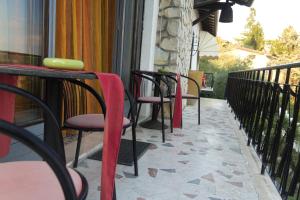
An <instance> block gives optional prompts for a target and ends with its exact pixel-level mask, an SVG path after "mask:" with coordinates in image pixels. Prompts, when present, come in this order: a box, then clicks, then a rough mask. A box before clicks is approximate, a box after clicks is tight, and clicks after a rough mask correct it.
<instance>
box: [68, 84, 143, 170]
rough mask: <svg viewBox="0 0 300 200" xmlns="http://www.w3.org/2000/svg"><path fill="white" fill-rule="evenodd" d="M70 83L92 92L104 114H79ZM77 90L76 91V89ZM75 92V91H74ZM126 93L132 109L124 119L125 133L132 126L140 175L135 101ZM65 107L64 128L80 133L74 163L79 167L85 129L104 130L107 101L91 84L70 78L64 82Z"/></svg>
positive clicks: (136, 163)
mask: <svg viewBox="0 0 300 200" xmlns="http://www.w3.org/2000/svg"><path fill="white" fill-rule="evenodd" d="M70 84H73V85H75V86H79V87H81V88H84V89H85V91H88V92H89V93H90V94H92V95H93V96H94V97H95V98H96V100H97V102H98V103H99V105H100V107H101V109H102V112H103V114H77V113H76V112H75V111H72V109H73V108H74V98H72V97H74V95H71V96H68V95H70V93H71V92H72V90H74V89H72V86H71V85H70ZM75 92H76V91H75ZM73 93H74V91H73ZM125 94H126V96H127V98H128V100H129V103H130V109H129V112H128V115H127V117H124V119H123V130H124V131H123V134H125V131H126V129H127V128H129V127H131V128H132V145H133V147H132V148H133V161H134V174H135V176H138V161H137V153H136V130H135V128H136V125H135V116H136V114H135V113H136V112H135V110H136V109H135V104H134V102H133V98H132V97H131V96H130V94H129V93H128V91H126V90H125ZM64 107H65V112H64V114H65V116H64V118H65V120H64V128H65V129H72V130H77V131H78V132H79V133H78V140H77V147H76V153H75V160H74V163H73V167H75V168H76V167H77V165H78V159H79V153H80V146H81V141H82V133H83V131H103V130H104V118H105V113H106V107H105V102H104V101H103V99H102V97H101V96H100V95H99V94H98V93H97V92H96V91H95V90H94V89H93V88H92V87H90V86H89V85H87V84H85V83H83V82H81V81H77V80H68V81H67V82H65V83H64ZM70 111H71V112H70Z"/></svg>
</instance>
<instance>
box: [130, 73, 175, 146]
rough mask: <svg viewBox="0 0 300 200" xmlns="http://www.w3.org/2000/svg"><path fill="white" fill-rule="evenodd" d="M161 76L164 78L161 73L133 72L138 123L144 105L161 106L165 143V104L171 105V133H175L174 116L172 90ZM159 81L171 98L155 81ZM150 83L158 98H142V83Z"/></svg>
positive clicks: (163, 139)
mask: <svg viewBox="0 0 300 200" xmlns="http://www.w3.org/2000/svg"><path fill="white" fill-rule="evenodd" d="M160 76H163V75H162V74H160V73H159V72H147V71H133V72H132V81H133V88H134V89H133V90H134V96H135V101H136V103H137V105H138V111H137V117H136V121H138V118H139V114H140V111H141V107H142V104H152V105H159V108H160V110H161V125H162V127H161V131H162V141H163V142H165V117H164V106H163V105H164V104H169V110H170V112H169V114H170V127H171V133H172V132H173V114H172V99H171V98H170V96H169V95H170V88H169V85H168V84H167V82H166V81H165V80H164V79H162V78H161V77H160ZM157 78H158V79H159V80H160V83H162V85H164V86H166V88H167V93H168V94H169V95H168V96H169V97H166V98H165V95H164V92H163V89H162V88H161V85H160V83H158V82H157V81H156V80H155V79H157ZM143 81H148V82H150V83H151V84H152V85H153V86H154V91H157V93H158V95H157V96H156V95H155V96H141V87H142V84H141V83H142V82H143Z"/></svg>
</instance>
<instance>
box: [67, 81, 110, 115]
mask: <svg viewBox="0 0 300 200" xmlns="http://www.w3.org/2000/svg"><path fill="white" fill-rule="evenodd" d="M88 93H89V94H91V95H92V96H93V97H94V98H95V99H96V100H97V101H98V103H99V105H100V108H101V110H102V112H103V114H104V115H105V113H106V106H105V102H104V100H103V98H102V97H101V96H100V95H99V94H98V92H97V91H96V90H95V89H94V88H92V87H91V86H89V85H87V84H86V83H84V82H82V81H78V80H66V81H64V88H63V101H64V119H68V118H70V117H74V116H76V115H79V114H85V113H86V111H87V108H86V106H84V107H80V105H81V104H83V105H86V103H87V102H86V96H87V94H88ZM78 100H80V101H78ZM82 102H83V103H82Z"/></svg>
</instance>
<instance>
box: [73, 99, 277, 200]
mask: <svg viewBox="0 0 300 200" xmlns="http://www.w3.org/2000/svg"><path fill="white" fill-rule="evenodd" d="M201 113H202V114H201V125H200V126H198V125H197V122H196V120H197V109H196V107H187V108H186V109H185V110H184V119H183V120H184V121H183V124H184V127H183V129H182V130H181V129H175V130H174V133H173V134H171V133H168V134H167V141H166V143H165V144H163V143H162V142H161V133H160V131H152V130H147V129H141V128H138V133H137V137H138V140H141V141H146V142H150V143H152V145H151V148H150V149H148V150H147V152H146V153H145V154H144V155H143V156H142V157H141V159H140V160H139V176H138V177H134V176H133V175H132V173H133V167H127V166H122V165H118V169H117V177H116V187H117V199H118V200H185V199H187V200H189V199H199V200H200V199H201V200H202V199H203V200H204V199H208V200H223V199H226V200H229V199H231V200H233V199H236V200H256V199H272V200H275V199H280V197H279V196H278V193H277V192H276V190H275V189H274V186H273V185H272V183H271V182H270V180H269V178H268V177H267V176H261V175H260V174H259V167H260V163H259V161H258V159H257V157H256V156H255V153H254V151H253V150H252V149H251V148H249V147H247V146H246V145H245V143H246V142H245V137H244V136H243V133H241V132H240V131H239V130H238V124H237V123H236V121H235V120H234V119H233V116H232V114H231V113H230V109H229V108H228V106H227V104H226V102H225V101H222V100H213V99H202V102H201ZM130 136H131V134H130V133H127V137H128V138H130ZM100 165H101V163H100V162H98V161H93V160H83V161H82V162H81V163H80V164H79V168H78V169H79V170H80V171H81V172H82V173H83V174H84V175H85V176H86V177H87V179H88V181H89V185H90V191H89V197H88V199H89V200H96V199H100V198H99V196H100V194H99V189H98V188H99V175H100Z"/></svg>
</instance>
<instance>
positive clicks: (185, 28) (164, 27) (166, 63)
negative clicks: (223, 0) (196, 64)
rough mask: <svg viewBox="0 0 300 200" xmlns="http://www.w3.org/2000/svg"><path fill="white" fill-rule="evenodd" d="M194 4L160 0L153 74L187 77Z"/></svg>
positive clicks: (175, 0)
mask: <svg viewBox="0 0 300 200" xmlns="http://www.w3.org/2000/svg"><path fill="white" fill-rule="evenodd" d="M193 5H194V0H160V6H159V7H160V8H159V15H158V23H157V25H158V27H157V34H156V47H155V60H154V66H155V70H159V69H165V70H169V71H173V72H180V73H182V74H187V72H188V70H189V66H190V55H191V44H192V37H193V27H192V21H193V12H194V10H193Z"/></svg>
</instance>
